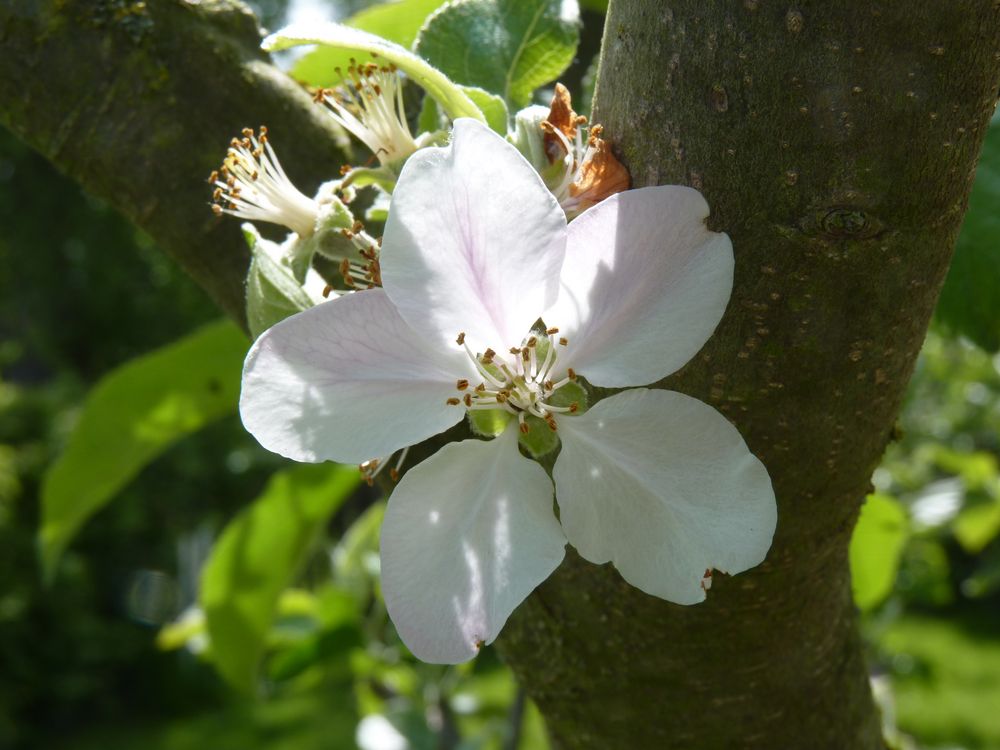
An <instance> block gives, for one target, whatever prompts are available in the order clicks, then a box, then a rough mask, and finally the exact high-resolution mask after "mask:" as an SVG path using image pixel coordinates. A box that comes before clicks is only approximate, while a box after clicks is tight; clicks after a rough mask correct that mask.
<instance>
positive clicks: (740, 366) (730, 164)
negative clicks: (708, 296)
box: [500, 0, 1000, 750]
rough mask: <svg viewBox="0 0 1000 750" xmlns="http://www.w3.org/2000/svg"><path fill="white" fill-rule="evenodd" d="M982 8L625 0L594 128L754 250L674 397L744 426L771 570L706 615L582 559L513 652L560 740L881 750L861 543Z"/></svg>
mask: <svg viewBox="0 0 1000 750" xmlns="http://www.w3.org/2000/svg"><path fill="white" fill-rule="evenodd" d="M998 33H1000V12H998V10H997V4H996V3H993V2H986V1H972V2H952V3H935V2H924V3H911V2H905V3H904V2H884V3H858V2H855V1H854V0H821V1H819V0H817V1H816V2H800V3H797V4H795V5H789V4H787V3H781V4H779V3H773V2H769V1H768V0H740V1H736V0H732V1H730V2H714V3H706V2H704V0H667V1H664V0H631V1H628V2H625V1H621V2H619V1H617V0H612V3H611V9H610V13H609V15H608V20H607V25H606V27H605V37H604V48H603V55H604V57H603V59H602V62H601V68H600V74H599V76H598V84H597V85H598V88H597V95H596V110H595V120H596V121H599V122H602V123H603V124H604V125H605V128H606V131H605V132H606V133H607V134H608V135H609V136H610V137H611V138H613V139H614V140H615V141H616V143H617V146H618V149H619V151H620V154H621V156H622V158H623V161H624V162H625V163H626V165H627V166H628V167H629V169H630V170H631V173H632V175H633V177H634V179H635V182H636V184H637V185H646V184H663V183H683V184H689V185H693V186H695V187H697V188H699V189H700V190H702V191H703V192H704V193H705V195H706V197H707V198H708V202H709V204H710V205H711V206H712V212H713V213H712V218H711V221H710V223H711V224H712V226H713V228H714V229H717V230H720V231H726V232H728V233H729V234H730V235H731V237H732V240H733V245H734V247H735V252H736V281H735V289H734V292H733V298H732V301H731V302H730V305H729V309H728V311H727V314H726V316H725V318H724V320H723V322H722V323H721V325H720V327H719V329H718V331H717V332H716V335H715V336H714V337H713V338H712V340H711V341H709V343H708V344H707V345H706V347H705V348H704V349H703V351H702V352H701V353H700V354H699V355H698V357H696V358H695V360H694V361H692V362H691V363H690V364H689V365H688V366H687V367H686V368H685V369H684V370H683V371H682V372H681V373H679V374H677V375H676V376H675V377H672V378H670V379H669V380H667V381H666V382H665V383H664V384H663V385H664V386H665V387H669V388H674V389H677V390H681V391H684V392H686V393H689V394H691V395H694V396H696V397H698V398H701V399H703V400H705V401H707V402H709V403H711V404H713V405H715V406H716V407H717V408H718V409H720V410H721V411H722V412H723V413H724V414H725V415H726V416H727V417H729V418H730V419H731V420H732V421H733V422H734V423H736V424H737V425H738V426H739V428H740V432H741V433H742V434H743V435H744V437H745V438H746V439H747V442H748V443H749V445H750V447H751V449H752V450H753V451H754V452H755V453H756V454H757V455H758V456H759V457H760V458H761V459H762V460H763V461H764V463H765V464H766V465H767V467H768V469H769V471H770V473H771V476H772V478H773V481H774V485H775V489H776V491H777V495H778V500H779V517H778V530H777V536H776V539H775V543H774V547H773V548H772V550H771V552H770V554H769V556H768V559H767V562H766V563H765V564H764V565H762V566H760V567H759V568H758V569H756V570H754V571H751V572H749V573H746V574H743V575H740V576H738V577H734V578H732V579H729V580H725V579H720V580H718V583H717V584H716V585H714V586H713V588H712V591H711V593H710V595H709V599H708V601H707V602H706V603H705V604H703V605H699V606H697V607H690V608H684V607H679V606H675V605H671V604H668V603H665V602H662V601H658V600H656V599H653V598H651V597H648V596H645V595H643V594H642V593H640V592H638V591H636V590H635V589H632V588H630V587H629V586H627V585H625V584H624V583H622V582H621V580H620V579H619V577H618V576H617V574H616V573H615V572H614V571H613V570H612V569H610V568H608V567H604V568H595V567H594V566H592V565H589V564H587V563H585V562H582V561H581V560H579V558H574V559H572V560H570V561H569V562H567V563H566V564H565V565H563V567H562V568H561V569H560V570H559V571H558V573H557V574H556V575H555V576H553V577H552V578H551V579H550V580H549V581H548V582H547V583H545V584H544V585H543V586H542V587H541V588H540V589H539V590H538V591H537V592H536V594H535V595H534V596H532V597H531V598H530V599H529V601H528V604H527V605H526V606H524V607H522V608H521V609H520V610H519V611H518V612H517V614H516V615H515V617H514V618H513V621H512V623H511V624H509V625H508V627H507V629H506V630H505V633H504V636H503V637H502V638H501V639H500V646H501V648H502V651H503V653H504V655H505V658H506V659H507V661H508V662H509V663H510V664H511V665H512V667H513V668H514V670H515V672H516V673H517V674H518V676H519V678H520V679H521V681H522V682H523V684H524V685H525V686H526V688H527V690H528V691H529V693H530V694H531V695H532V696H533V697H534V698H535V700H536V701H537V702H538V704H539V706H540V708H541V710H542V712H543V713H544V714H545V716H546V718H547V720H548V723H549V726H550V728H551V731H552V733H553V735H554V737H555V739H556V740H557V744H558V746H560V747H562V748H568V749H572V750H580V749H582V748H595V749H596V748H692V749H694V748H697V749H703V748H735V747H739V748H830V749H831V750H833V749H837V750H839V749H842V748H878V747H881V746H882V741H881V738H880V733H879V726H878V717H877V714H876V711H875V710H874V708H873V706H872V702H871V698H870V693H869V689H868V683H867V672H866V668H865V664H864V660H863V657H862V653H861V648H860V645H859V639H858V634H857V629H856V623H855V620H856V617H855V612H854V609H853V606H852V603H851V595H850V587H849V586H850V580H849V573H848V566H847V546H848V542H849V539H850V533H851V529H852V527H853V525H854V522H855V519H856V517H857V514H858V511H859V508H860V506H861V503H862V501H863V498H864V496H865V494H866V493H867V492H868V491H869V487H870V485H869V477H870V476H871V473H872V470H873V469H874V467H875V465H876V464H877V462H878V460H879V457H880V456H881V454H882V452H883V449H884V447H885V445H886V443H887V442H888V441H889V440H890V436H891V433H892V429H893V422H894V419H895V416H896V414H897V411H898V409H899V405H900V400H901V397H902V395H903V392H904V389H905V385H906V383H907V381H908V380H909V377H910V374H911V371H912V368H913V364H914V359H915V357H916V354H917V351H918V349H919V347H920V345H921V342H922V340H923V337H924V334H925V332H926V328H927V323H928V320H929V317H930V315H931V311H932V309H933V307H934V303H935V301H936V299H937V295H938V291H939V289H940V286H941V283H942V282H943V279H944V274H945V271H946V269H947V265H948V262H949V260H950V257H951V253H952V249H953V246H954V240H955V236H956V233H957V230H958V227H959V224H960V222H961V218H962V215H963V213H964V210H965V204H966V199H967V196H968V191H969V188H970V185H971V180H972V176H973V169H974V165H975V160H976V157H977V155H978V153H979V148H980V144H981V140H982V138H983V135H984V131H985V128H986V125H987V122H988V120H989V118H990V115H991V114H992V112H993V108H994V104H995V102H996V95H997V79H998V76H997V71H998V69H1000V66H998V64H997V60H998V59H1000V36H998Z"/></svg>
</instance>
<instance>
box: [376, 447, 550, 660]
mask: <svg viewBox="0 0 1000 750" xmlns="http://www.w3.org/2000/svg"><path fill="white" fill-rule="evenodd" d="M565 545H566V537H565V536H564V535H563V532H562V529H561V528H560V527H559V523H558V522H557V521H556V519H555V515H554V514H553V512H552V482H550V481H549V478H548V477H547V476H546V475H545V471H544V470H543V469H542V467H541V466H539V465H538V464H536V463H535V462H534V461H529V460H528V459H526V458H524V457H523V456H521V454H520V453H518V450H517V430H516V429H514V428H511V429H509V430H507V432H505V433H504V434H503V435H501V436H500V437H498V438H496V439H495V440H491V441H489V442H484V441H481V440H466V441H463V442H461V443H451V444H450V445H446V446H445V447H444V448H442V449H441V450H440V451H438V452H437V453H436V454H434V455H433V456H432V457H431V458H429V459H427V460H426V461H424V462H423V463H422V464H420V465H419V466H416V467H414V468H413V469H411V470H410V471H409V472H407V474H406V475H405V476H404V477H403V479H402V481H401V482H400V483H399V486H398V487H396V489H395V490H394V491H393V493H392V496H391V497H390V498H389V507H388V508H387V510H386V514H385V521H384V522H383V524H382V593H383V595H384V596H385V603H386V607H387V608H388V610H389V616H390V617H391V618H392V621H393V622H394V623H395V625H396V630H397V631H398V632H399V635H400V637H401V638H402V639H403V642H404V643H405V644H406V645H407V646H408V647H409V649H410V650H411V651H412V652H413V654H414V655H415V656H416V657H417V658H419V659H422V660H423V661H427V662H433V663H439V664H457V663H459V662H463V661H467V660H468V659H471V658H472V657H473V656H475V655H476V653H477V652H478V651H479V647H480V646H481V645H482V644H483V643H492V642H493V639H494V638H496V637H497V634H498V633H499V632H500V629H501V628H502V627H503V626H504V623H505V622H507V618H508V617H509V616H510V613H511V612H513V611H514V608H515V607H517V605H518V604H520V603H521V602H522V601H524V599H525V597H527V596H528V594H530V593H531V592H532V590H533V589H534V588H535V587H536V586H537V585H538V584H540V583H541V582H542V581H544V580H545V579H546V578H548V577H549V574H550V573H552V571H553V570H555V569H556V568H557V567H558V566H559V563H560V562H562V559H563V555H564V553H565Z"/></svg>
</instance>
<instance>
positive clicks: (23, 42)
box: [0, 0, 343, 320]
mask: <svg viewBox="0 0 1000 750" xmlns="http://www.w3.org/2000/svg"><path fill="white" fill-rule="evenodd" d="M0 49H2V53H0V122H2V123H3V124H4V125H6V126H7V127H8V128H10V129H11V130H12V131H14V133H16V134H17V135H18V136H19V137H21V138H22V139H23V140H25V141H26V142H27V143H29V144H30V145H31V146H33V147H34V148H36V149H37V150H38V151H39V152H41V153H42V154H43V155H44V156H46V157H47V158H48V159H50V160H51V161H52V162H53V163H54V164H55V165H56V166H57V167H59V169H61V170H62V171H64V172H65V173H66V174H68V175H69V176H70V177H73V178H74V179H76V180H77V181H78V182H80V184H81V185H83V187H85V188H86V189H87V190H88V192H90V193H92V194H93V195H96V196H98V197H99V198H102V199H104V200H106V201H107V202H109V203H110V204H111V205H113V206H114V207H115V208H117V209H118V210H119V211H121V212H122V213H123V214H125V216H127V217H128V218H129V219H131V220H132V221H133V222H134V223H135V224H137V225H138V226H140V227H142V228H143V229H144V230H146V231H147V232H148V233H149V234H150V235H151V236H152V237H153V238H154V239H155V240H156V242H157V243H158V244H159V246H160V247H162V248H163V249H164V250H165V251H167V252H168V253H169V254H170V255H171V256H173V257H174V258H175V259H176V260H177V262H178V263H180V265H181V266H182V267H183V268H184V269H185V270H186V271H187V272H188V273H189V274H190V275H191V276H192V277H193V278H194V279H195V280H196V281H197V282H198V283H199V284H200V285H201V286H202V287H204V289H205V290H206V291H207V292H208V293H209V294H210V295H211V296H212V298H213V299H214V300H215V301H216V302H217V303H218V304H219V305H220V306H221V307H222V308H223V309H224V310H226V312H228V313H229V314H230V315H231V316H232V317H234V318H235V319H237V320H242V319H243V317H244V302H243V281H244V277H245V275H246V267H247V264H248V263H249V254H248V252H247V249H246V244H245V242H244V241H243V239H242V237H241V236H240V231H239V223H238V222H236V221H233V220H232V219H225V220H222V219H217V218H216V217H215V216H213V214H212V212H211V211H210V210H209V205H208V203H209V199H210V197H211V190H210V188H209V187H208V185H207V184H206V183H205V178H207V177H208V174H209V172H211V170H213V169H215V168H216V167H218V166H219V164H220V163H221V162H222V158H223V156H225V152H226V147H227V146H228V144H229V140H230V138H232V137H233V136H236V135H239V132H240V130H241V129H242V128H244V127H257V126H258V125H260V124H262V123H263V124H266V125H268V126H269V127H270V130H271V135H272V141H273V143H274V144H275V146H276V148H277V149H278V151H279V153H280V157H281V159H282V163H283V164H284V166H285V168H286V170H287V171H288V172H289V174H290V175H291V176H292V177H293V179H296V181H297V182H299V184H300V187H301V188H302V189H303V190H304V191H305V192H308V189H309V188H315V187H317V186H318V185H319V182H320V181H322V180H324V179H330V176H331V175H336V174H337V170H338V168H339V167H340V164H341V163H342V162H343V153H342V151H341V149H340V148H339V147H338V145H337V144H338V142H340V141H339V140H338V139H341V140H342V137H343V136H342V134H341V133H340V132H339V131H338V130H336V129H335V126H334V124H333V121H332V119H331V118H329V117H328V116H326V114H325V113H324V112H323V111H322V108H321V107H317V106H314V105H313V104H312V102H311V101H310V99H309V96H308V95H307V94H306V93H305V92H304V91H302V90H301V89H300V88H299V87H298V86H297V85H296V84H295V83H294V82H293V81H291V80H290V79H289V78H288V77H287V76H285V75H284V74H283V73H281V72H280V71H279V70H277V69H276V68H274V67H273V66H272V65H271V64H270V63H269V62H268V59H267V56H266V55H265V54H264V53H263V52H261V50H260V31H259V29H258V27H257V22H256V20H255V18H254V16H253V15H252V14H251V13H250V11H249V10H247V9H246V7H245V6H243V5H242V4H240V3H238V2H231V1H228V0H202V1H201V2H193V1H191V2H187V1H185V0H155V1H154V2H145V3H144V2H136V1H134V0H68V1H66V0H6V1H5V2H3V3H0Z"/></svg>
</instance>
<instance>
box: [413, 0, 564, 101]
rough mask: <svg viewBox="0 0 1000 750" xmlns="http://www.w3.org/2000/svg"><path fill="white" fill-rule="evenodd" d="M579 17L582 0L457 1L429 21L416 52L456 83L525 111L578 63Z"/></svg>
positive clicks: (419, 38) (421, 32)
mask: <svg viewBox="0 0 1000 750" xmlns="http://www.w3.org/2000/svg"><path fill="white" fill-rule="evenodd" d="M579 18H580V8H579V6H578V5H577V2H576V0H456V1H455V2H451V3H448V4H447V5H445V6H444V7H442V8H441V9H440V10H439V11H437V12H436V13H434V15H432V16H431V17H430V18H428V19H427V23H425V24H424V27H423V28H422V29H421V30H420V34H419V35H418V36H417V43H416V50H417V54H419V55H420V56H421V57H423V58H425V59H427V60H428V61H430V62H431V63H432V64H433V65H436V66H437V67H438V68H440V69H441V71H442V72H443V73H444V74H445V75H447V76H448V77H449V78H451V79H452V80H453V81H457V82H458V83H462V84H465V85H467V86H479V87H480V88H483V89H485V90H486V91H489V92H491V93H493V94H498V95H499V96H500V97H502V98H503V100H504V101H505V102H507V104H508V106H510V107H513V108H514V109H520V108H521V107H523V106H524V105H526V104H527V103H528V102H529V101H530V100H531V95H532V93H534V91H535V89H536V88H538V87H539V86H541V85H543V84H546V83H548V82H549V81H553V80H555V79H556V78H557V77H558V76H559V74H560V73H562V72H563V71H564V70H566V68H567V67H568V66H569V64H570V63H571V62H573V56H574V55H575V54H576V46H577V43H578V42H579V39H580V31H579Z"/></svg>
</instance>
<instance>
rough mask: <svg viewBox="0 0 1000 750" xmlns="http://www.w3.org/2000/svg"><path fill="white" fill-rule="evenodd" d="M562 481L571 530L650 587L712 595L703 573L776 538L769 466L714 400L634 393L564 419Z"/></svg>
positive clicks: (563, 510) (693, 598)
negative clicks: (744, 439)
mask: <svg viewBox="0 0 1000 750" xmlns="http://www.w3.org/2000/svg"><path fill="white" fill-rule="evenodd" d="M559 435H560V437H561V439H562V452H561V453H560V454H559V458H558V459H557V461H556V465H555V469H554V471H553V478H554V480H555V484H556V499H557V500H558V502H559V510H560V518H561V520H562V525H563V529H564V530H565V531H566V537H567V538H568V539H569V541H570V544H572V545H573V546H574V547H576V548H577V550H579V552H580V554H581V555H582V556H583V557H585V558H586V559H587V560H590V561H591V562H595V563H598V564H601V563H606V562H608V561H611V562H613V563H614V564H615V567H616V568H618V571H619V572H620V573H621V574H622V577H623V578H624V579H625V580H626V581H628V582H629V583H631V584H632V585H633V586H635V587H637V588H640V589H642V590H643V591H645V592H646V593H648V594H652V595H653V596H658V597H660V598H661V599H667V600H668V601H672V602H676V603H677V604H694V603H696V602H700V601H702V600H703V599H704V598H705V589H706V588H707V584H706V581H705V580H703V578H704V577H705V571H707V570H718V571H722V572H724V573H739V572H741V571H743V570H747V569H748V568H752V567H754V566H755V565H757V564H758V563H760V562H761V561H762V560H763V559H764V556H765V555H766V554H767V550H768V548H769V547H770V546H771V538H772V536H773V535H774V527H775V524H776V522H777V506H776V504H775V499H774V491H773V490H772V489H771V480H770V478H769V477H768V475H767V470H766V469H765V468H764V465H763V464H762V463H761V462H760V461H758V460H757V458H756V457H755V456H754V455H753V454H752V453H750V451H749V450H748V449H747V446H746V443H744V442H743V438H742V437H740V434H739V432H737V430H736V428H735V427H733V426H732V425H731V424H730V423H729V422H728V421H726V419H725V417H723V416H722V415H721V414H719V413H718V412H717V411H715V409H713V408H711V407H710V406H708V405H707V404H703V403H702V402H700V401H697V400H696V399H693V398H691V397H689V396H685V395H683V394H680V393H673V392H671V391H654V390H647V389H635V390H630V391H625V392H623V393H619V394H616V395H614V396H611V397H610V398H607V399H604V400H603V401H601V402H600V403H598V404H597V405H596V406H594V407H593V408H591V409H590V410H589V411H588V412H587V413H586V414H583V415H581V416H579V417H567V418H565V419H560V420H559Z"/></svg>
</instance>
